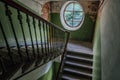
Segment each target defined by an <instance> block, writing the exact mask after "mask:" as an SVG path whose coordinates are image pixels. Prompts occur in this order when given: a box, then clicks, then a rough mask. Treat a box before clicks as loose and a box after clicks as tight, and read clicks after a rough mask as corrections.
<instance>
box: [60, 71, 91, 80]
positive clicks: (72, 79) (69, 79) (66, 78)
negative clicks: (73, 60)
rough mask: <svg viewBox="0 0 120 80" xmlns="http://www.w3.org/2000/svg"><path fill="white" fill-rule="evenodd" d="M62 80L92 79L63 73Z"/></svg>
mask: <svg viewBox="0 0 120 80" xmlns="http://www.w3.org/2000/svg"><path fill="white" fill-rule="evenodd" d="M62 80H92V79H91V78H89V77H85V76H82V75H76V74H74V73H70V72H63V74H62Z"/></svg>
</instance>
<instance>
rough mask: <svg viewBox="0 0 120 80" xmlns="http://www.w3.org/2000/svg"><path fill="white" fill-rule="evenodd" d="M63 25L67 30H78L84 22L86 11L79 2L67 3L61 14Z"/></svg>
mask: <svg viewBox="0 0 120 80" xmlns="http://www.w3.org/2000/svg"><path fill="white" fill-rule="evenodd" d="M60 19H61V23H62V25H63V26H64V28H65V29H67V30H77V29H79V28H80V27H81V25H82V23H83V21H84V11H83V8H82V6H81V5H80V4H79V3H78V2H77V1H68V2H66V3H65V4H64V5H63V7H62V9H61V12H60Z"/></svg>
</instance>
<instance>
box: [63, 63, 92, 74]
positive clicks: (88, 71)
mask: <svg viewBox="0 0 120 80" xmlns="http://www.w3.org/2000/svg"><path fill="white" fill-rule="evenodd" d="M64 68H65V69H66V68H67V69H72V70H76V71H79V72H84V73H88V74H92V70H91V69H90V70H89V69H86V68H84V67H77V66H74V65H64ZM64 68H63V69H64Z"/></svg>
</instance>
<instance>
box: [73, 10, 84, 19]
mask: <svg viewBox="0 0 120 80" xmlns="http://www.w3.org/2000/svg"><path fill="white" fill-rule="evenodd" d="M82 17H83V12H79V11H74V16H73V20H77V21H81V20H82Z"/></svg>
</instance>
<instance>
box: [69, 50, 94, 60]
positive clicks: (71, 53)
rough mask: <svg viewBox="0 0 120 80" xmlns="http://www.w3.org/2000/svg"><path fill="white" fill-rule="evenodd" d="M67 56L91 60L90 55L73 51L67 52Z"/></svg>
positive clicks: (91, 55)
mask: <svg viewBox="0 0 120 80" xmlns="http://www.w3.org/2000/svg"><path fill="white" fill-rule="evenodd" d="M67 55H71V56H79V57H83V58H87V59H93V54H92V53H82V52H74V51H67Z"/></svg>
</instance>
